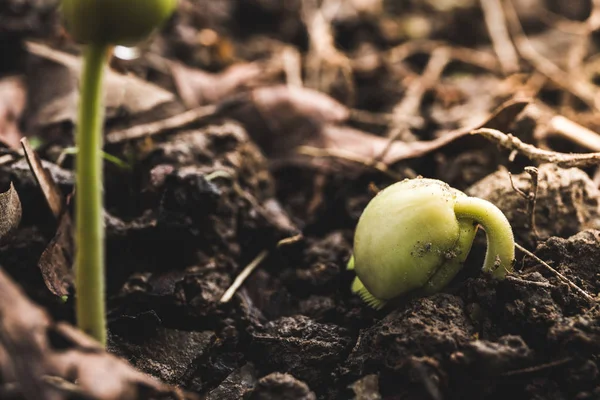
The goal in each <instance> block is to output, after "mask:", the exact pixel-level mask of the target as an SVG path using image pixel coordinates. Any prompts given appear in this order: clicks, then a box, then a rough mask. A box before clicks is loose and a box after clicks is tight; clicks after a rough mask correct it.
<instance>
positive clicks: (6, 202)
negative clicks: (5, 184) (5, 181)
mask: <svg viewBox="0 0 600 400" xmlns="http://www.w3.org/2000/svg"><path fill="white" fill-rule="evenodd" d="M22 213H23V210H22V208H21V200H20V199H19V194H18V193H17V190H16V189H15V187H14V185H13V184H12V182H11V184H10V187H9V188H8V190H7V191H6V192H4V193H0V239H2V238H4V237H5V236H6V235H8V234H9V233H11V232H12V231H13V230H15V229H16V228H17V227H18V226H19V223H20V222H21V215H22Z"/></svg>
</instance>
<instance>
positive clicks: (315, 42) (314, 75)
mask: <svg viewBox="0 0 600 400" xmlns="http://www.w3.org/2000/svg"><path fill="white" fill-rule="evenodd" d="M340 6H341V0H324V1H323V3H322V4H321V7H320V8H319V6H318V5H317V1H316V0H305V1H303V2H302V19H303V20H304V22H305V24H306V28H307V30H308V36H309V42H310V49H309V53H308V55H307V57H306V69H307V75H308V76H307V78H306V81H307V86H309V87H313V88H317V89H319V90H321V91H323V92H326V93H329V92H330V91H331V88H332V86H333V84H334V82H335V79H336V78H337V74H338V72H339V73H341V75H342V78H343V79H344V81H345V83H346V85H347V89H348V91H349V93H348V101H347V103H350V104H351V103H353V102H354V96H355V93H354V92H355V89H354V76H353V70H352V64H351V63H350V60H349V59H348V57H346V55H345V54H344V53H342V52H341V51H339V50H338V49H337V48H336V47H335V40H334V37H333V31H332V28H331V21H332V20H333V18H334V15H333V13H332V11H331V10H334V9H339V7H340Z"/></svg>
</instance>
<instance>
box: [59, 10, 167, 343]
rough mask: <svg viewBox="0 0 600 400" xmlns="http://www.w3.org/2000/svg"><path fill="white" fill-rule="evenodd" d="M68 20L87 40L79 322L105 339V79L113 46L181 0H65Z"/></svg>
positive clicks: (78, 195) (147, 29) (137, 35)
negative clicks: (106, 67)
mask: <svg viewBox="0 0 600 400" xmlns="http://www.w3.org/2000/svg"><path fill="white" fill-rule="evenodd" d="M61 6H62V12H63V15H64V20H65V25H66V27H67V29H68V30H69V31H70V33H71V35H72V36H73V38H74V39H75V40H76V41H78V42H80V43H83V44H84V45H85V50H84V66H83V70H82V76H81V90H80V100H79V116H78V121H77V129H76V135H75V144H76V146H77V148H78V154H77V160H76V191H75V225H76V227H75V241H76V245H77V253H76V256H75V286H76V291H77V294H76V315H77V323H78V325H79V327H80V328H81V329H82V330H83V331H85V332H87V333H88V334H90V335H91V336H92V337H94V338H96V339H97V340H98V341H99V342H100V343H102V344H105V343H106V316H105V304H104V226H103V224H104V218H103V208H104V207H103V203H104V201H103V194H102V191H103V189H102V182H103V174H102V144H103V135H102V127H103V122H104V106H103V93H102V83H103V79H104V70H105V65H106V62H107V59H108V56H109V52H110V49H111V47H113V46H115V45H132V44H135V43H136V42H139V41H142V40H144V39H145V38H146V37H147V36H148V35H150V34H151V33H152V31H154V30H155V29H156V28H157V27H158V26H160V24H161V23H162V22H163V21H165V20H166V19H167V18H168V17H169V16H170V15H171V14H172V12H173V11H174V10H175V8H176V6H177V0H62V4H61Z"/></svg>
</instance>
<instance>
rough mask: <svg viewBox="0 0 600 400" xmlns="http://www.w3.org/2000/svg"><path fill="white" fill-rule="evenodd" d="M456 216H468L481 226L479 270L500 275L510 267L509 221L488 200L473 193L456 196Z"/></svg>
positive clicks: (511, 240)
mask: <svg viewBox="0 0 600 400" xmlns="http://www.w3.org/2000/svg"><path fill="white" fill-rule="evenodd" d="M454 212H455V213H456V218H458V219H459V220H461V219H471V220H473V221H475V222H477V223H478V224H480V225H481V226H483V229H485V234H486V236H487V251H486V254H485V260H484V262H483V270H484V271H485V272H488V273H491V274H492V275H493V276H494V277H496V278H504V277H505V276H506V273H507V272H510V271H512V270H513V264H514V260H515V240H514V236H513V232H512V228H511V227H510V223H509V222H508V220H507V219H506V217H505V216H504V214H503V213H502V211H500V210H499V209H498V207H496V206H495V205H493V204H492V203H490V202H489V201H486V200H482V199H478V198H476V197H459V198H457V200H456V204H455V205H454Z"/></svg>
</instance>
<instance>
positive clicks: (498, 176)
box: [0, 0, 600, 400]
mask: <svg viewBox="0 0 600 400" xmlns="http://www.w3.org/2000/svg"><path fill="white" fill-rule="evenodd" d="M511 4H512V5H511ZM594 4H595V3H594V2H591V1H586V0H573V1H569V2H561V1H555V0H532V1H527V2H520V1H513V2H510V1H506V2H499V1H493V0H482V1H475V0H462V1H457V0H444V1H439V0H438V1H433V0H432V1H413V0H411V1H403V2H400V1H392V0H389V1H387V0H348V1H337V0H323V1H317V0H303V1H302V0H291V1H275V0H244V1H241V0H222V1H210V0H181V1H180V3H179V8H178V11H177V12H176V14H175V15H174V16H173V18H172V19H171V20H170V21H169V22H168V23H167V24H166V25H165V26H164V27H163V28H162V29H161V30H160V31H159V32H157V33H156V35H154V36H153V37H152V39H151V40H149V41H148V42H146V43H143V44H141V45H140V46H139V47H138V48H136V49H134V50H136V51H137V53H138V54H137V56H134V57H132V59H129V58H128V57H124V56H121V57H120V56H119V55H120V54H123V52H127V51H131V49H129V50H127V49H124V48H117V49H114V56H113V57H112V59H111V60H110V66H111V72H110V74H109V76H108V77H107V82H106V85H105V89H106V93H107V94H106V105H107V112H106V124H105V131H106V137H105V148H104V150H105V151H106V153H108V154H110V155H111V156H114V157H116V158H117V159H118V160H120V162H119V161H118V162H116V163H115V162H113V161H110V160H106V161H105V165H104V171H105V172H104V173H105V182H104V191H105V195H106V213H105V225H106V232H107V233H106V240H107V242H106V255H107V263H106V268H107V273H106V290H107V309H108V330H109V339H108V345H107V348H106V350H104V349H102V348H100V347H98V346H97V344H95V343H94V342H93V341H91V340H90V339H89V338H87V337H86V336H84V335H83V334H82V333H81V332H79V331H78V330H77V329H75V328H73V326H75V325H76V321H75V317H74V304H75V301H76V298H75V294H76V288H75V287H74V283H73V282H74V280H73V271H72V263H73V252H74V247H75V244H74V243H73V238H72V235H71V228H72V224H73V223H74V222H73V221H72V213H73V197H72V195H73V192H74V190H75V189H76V188H75V184H74V182H75V179H74V162H73V161H74V156H73V154H72V152H71V153H65V152H64V150H65V149H67V148H69V147H71V146H74V145H75V143H74V142H73V132H74V127H75V125H76V121H75V118H76V115H77V112H76V111H77V101H76V100H77V92H78V86H77V79H78V73H79V69H78V68H79V63H80V61H81V58H80V54H81V48H80V46H78V45H77V44H76V43H74V42H73V40H72V39H71V38H70V37H69V35H68V32H66V31H65V30H64V29H63V28H62V26H61V23H60V15H59V13H58V10H57V5H58V0H5V1H4V2H2V4H0V188H2V191H3V192H4V191H5V190H8V188H9V187H10V184H11V183H12V184H13V185H14V189H15V190H16V192H17V193H18V195H19V198H20V206H21V208H22V218H21V220H20V223H19V224H18V226H15V227H14V229H11V230H10V232H9V233H8V234H6V235H5V237H3V238H0V239H2V241H1V243H0V287H2V289H0V293H1V294H0V398H6V399H52V400H53V399H101V400H104V399H106V400H108V399H153V398H156V399H159V398H160V399H166V398H172V399H211V400H212V399H214V400H217V399H219V400H229V399H231V400H233V399H249V400H268V399H273V400H274V399H283V400H300V399H302V400H316V399H323V400H333V399H357V400H378V399H382V400H394V399H431V400H442V399H481V400H483V399H489V400H493V399H506V398H511V399H514V400H520V399H536V400H541V399H551V400H562V399H565V400H566V399H577V400H584V399H590V400H591V399H600V371H599V368H600V307H599V305H598V302H599V301H600V298H599V297H598V293H599V292H600V269H598V265H599V262H600V189H599V186H600V183H599V182H600V180H599V176H600V175H599V174H598V171H600V169H598V165H600V157H598V156H597V155H592V156H586V157H588V158H587V159H586V160H587V161H585V162H583V161H581V160H580V159H578V158H577V157H579V156H578V155H575V156H574V155H572V154H571V153H590V152H592V151H600V138H599V137H598V136H597V135H596V134H595V133H594V132H595V131H598V129H600V119H599V118H598V117H599V115H600V108H598V103H597V93H600V91H599V90H598V88H597V84H598V79H597V67H596V66H597V59H596V57H595V56H596V54H597V50H598V46H599V45H600V41H599V38H598V35H597V31H598V24H597V22H596V19H597V18H596V17H597V13H598V12H600V11H599V9H598V7H597V6H595V5H594ZM498 5H500V10H503V14H504V16H503V18H500V19H498V18H494V16H496V17H497V16H498V15H500V16H501V17H502V15H501V14H502V13H501V14H498V11H497V10H495V11H493V12H490V11H489V10H490V7H492V8H493V7H494V6H498ZM490 32H493V34H492V35H491V34H490ZM502 32H505V33H504V34H503V33H502ZM492 38H493V40H492ZM503 39H504V41H503ZM528 46H529V47H528ZM531 49H533V50H531ZM565 121H567V122H566V123H565ZM476 128H486V129H488V130H493V131H494V132H498V135H501V136H496V139H495V140H489V138H490V136H489V135H487V136H486V135H478V134H473V135H471V134H469V133H470V132H471V131H472V130H474V129H476ZM509 133H510V134H511V136H507V135H505V134H509ZM499 137H500V138H502V139H498V138H499ZM22 138H27V140H28V143H29V144H30V145H31V146H32V148H33V149H34V150H35V153H36V154H37V155H38V156H39V158H40V159H41V160H42V161H41V163H42V164H41V165H42V166H43V168H44V169H45V171H46V172H45V174H42V175H39V174H35V168H34V167H32V161H31V158H27V159H26V158H25V157H24V152H23V149H22V147H21V139H22ZM517 140H519V141H520V142H517ZM515 143H516V144H515ZM519 143H521V144H519ZM523 143H527V144H530V145H531V146H529V147H528V146H526V145H523ZM417 176H424V177H428V178H437V179H441V180H443V181H445V182H447V183H449V184H450V185H451V186H453V187H455V188H457V189H459V190H462V191H465V192H466V193H467V194H469V195H471V196H477V197H481V198H484V199H487V200H489V201H491V202H492V203H494V204H496V205H497V206H498V207H499V208H500V209H501V210H502V211H503V212H504V213H505V215H506V216H507V218H508V219H509V221H510V223H511V225H512V227H513V230H514V234H515V239H516V241H517V242H518V244H519V249H518V251H517V260H516V264H515V272H514V273H513V274H511V275H510V276H509V277H508V278H507V279H504V280H495V279H492V278H490V277H488V276H485V275H484V274H482V272H481V267H480V266H481V265H482V262H483V257H484V255H485V249H486V238H485V234H484V233H483V232H480V233H479V234H478V236H477V238H476V240H475V243H474V246H473V250H472V251H471V254H470V255H469V258H468V260H467V262H466V265H465V268H464V269H463V270H462V271H461V272H460V273H459V274H458V276H457V277H456V278H455V279H454V280H453V281H452V282H451V284H450V285H449V286H448V287H446V288H445V289H444V290H443V291H442V292H441V293H437V294H434V295H430V296H407V297H406V298H400V299H396V301H394V302H392V304H389V305H388V306H386V307H385V308H383V309H382V310H379V311H376V310H374V309H371V308H370V307H368V306H367V305H366V304H365V303H363V302H362V301H361V299H360V298H359V297H358V296H357V295H355V294H353V293H352V292H351V290H350V286H351V282H352V280H353V278H354V273H353V271H349V270H347V269H346V264H347V262H348V260H349V258H350V256H351V254H352V241H353V234H354V228H355V226H356V223H357V221H358V218H359V217H360V215H361V213H362V210H363V209H364V208H365V206H366V205H367V204H368V202H369V200H370V199H372V198H373V197H374V196H375V195H376V193H377V192H378V191H379V190H381V189H383V188H385V187H386V186H389V185H390V184H392V183H394V182H396V181H398V180H400V179H404V178H415V177H417ZM44 182H45V183H46V184H47V185H50V187H51V189H49V190H50V192H52V190H54V192H52V193H58V195H57V196H58V198H59V199H62V200H61V202H62V201H63V200H64V204H63V205H62V208H61V210H62V211H61V212H60V213H54V212H53V208H52V202H51V201H50V200H49V197H48V193H47V191H45V190H44V189H43V188H44ZM52 188H54V189H52ZM0 201H2V199H0ZM61 204H62V203H61ZM0 205H1V206H2V207H0V208H2V210H0V211H2V212H3V213H4V208H5V205H4V204H0ZM252 264H255V265H254V266H255V267H256V268H255V269H254V270H253V272H252V273H251V274H250V275H249V276H248V277H247V278H246V279H245V280H244V281H243V282H242V283H241V285H240V286H239V287H238V288H237V290H235V292H233V294H232V295H231V296H230V298H229V299H227V297H228V296H229V294H227V295H226V293H227V292H228V290H229V289H230V288H231V286H232V285H233V284H234V282H235V281H236V279H237V278H238V277H239V276H240V274H241V273H242V271H244V270H245V268H247V266H249V265H252ZM224 296H225V297H224ZM154 378H156V379H154Z"/></svg>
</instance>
